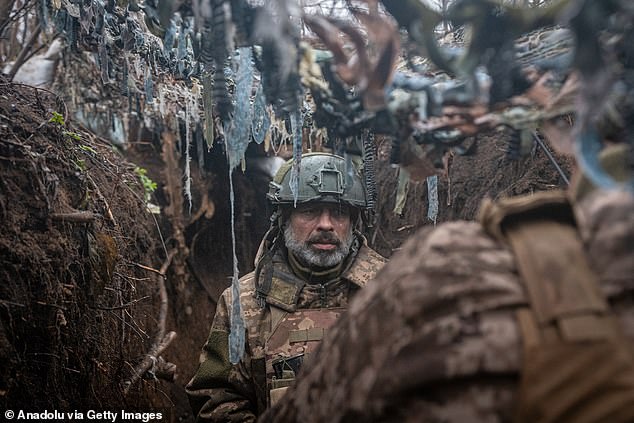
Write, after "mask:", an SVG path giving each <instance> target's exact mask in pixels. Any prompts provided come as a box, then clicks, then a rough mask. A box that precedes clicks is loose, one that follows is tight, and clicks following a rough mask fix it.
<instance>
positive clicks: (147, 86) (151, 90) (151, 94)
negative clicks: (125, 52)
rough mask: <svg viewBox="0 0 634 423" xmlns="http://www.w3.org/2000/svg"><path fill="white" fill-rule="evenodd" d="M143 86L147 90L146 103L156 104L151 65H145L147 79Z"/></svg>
mask: <svg viewBox="0 0 634 423" xmlns="http://www.w3.org/2000/svg"><path fill="white" fill-rule="evenodd" d="M143 86H144V88H145V101H146V102H148V103H153V102H154V81H152V73H151V72H150V64H149V63H147V62H146V63H145V79H144V83H143Z"/></svg>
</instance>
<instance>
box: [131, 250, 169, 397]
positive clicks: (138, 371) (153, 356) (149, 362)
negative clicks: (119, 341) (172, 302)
mask: <svg viewBox="0 0 634 423" xmlns="http://www.w3.org/2000/svg"><path fill="white" fill-rule="evenodd" d="M177 252H178V250H177V249H176V248H174V249H172V250H170V252H169V253H168V254H167V258H166V259H165V262H164V263H163V265H162V266H161V269H160V270H159V271H155V272H156V273H158V274H159V275H160V276H161V277H159V278H157V281H158V288H159V297H160V299H161V304H160V309H159V319H158V326H159V330H158V333H157V334H156V338H155V339H154V343H153V344H152V347H151V348H150V351H149V352H148V353H147V354H145V357H143V360H142V361H141V363H139V365H138V366H136V367H135V369H134V372H133V373H132V376H131V377H130V379H128V380H126V381H124V382H123V392H124V394H127V393H128V392H129V391H130V388H131V387H132V385H134V384H135V383H136V382H138V381H139V379H141V378H142V377H143V375H144V374H145V373H147V372H148V371H149V370H151V369H153V368H154V367H155V365H156V363H157V360H158V358H159V356H160V355H161V354H162V353H163V351H165V349H166V348H167V347H168V346H169V344H170V343H171V342H172V341H173V340H174V338H176V332H174V331H170V332H168V333H167V334H165V322H166V320H167V307H168V304H169V303H168V298H167V289H166V288H165V279H166V277H165V274H166V273H167V269H168V268H169V266H170V264H171V263H172V260H173V259H174V256H175V255H176V253H177ZM152 270H154V269H152ZM168 367H169V368H170V371H171V373H172V374H174V373H175V372H176V367H175V366H173V365H172V366H168Z"/></svg>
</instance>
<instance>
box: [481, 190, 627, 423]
mask: <svg viewBox="0 0 634 423" xmlns="http://www.w3.org/2000/svg"><path fill="white" fill-rule="evenodd" d="M480 219H481V222H482V224H483V226H484V227H485V229H486V230H487V232H489V233H490V234H491V235H494V236H496V237H498V238H500V239H501V240H503V241H504V242H507V243H508V244H509V245H510V246H511V248H512V250H513V252H514V254H515V257H516V262H517V266H518V270H519V273H520V275H521V279H522V280H523V283H524V286H525V289H526V292H527V294H528V299H529V302H530V308H523V309H520V310H518V312H517V319H518V323H519V326H520V331H521V334H522V342H523V364H522V370H521V386H520V391H519V394H518V408H517V413H516V419H515V421H516V422H522V423H524V422H526V423H528V422H530V423H550V422H552V423H555V422H556V423H566V422H574V423H595V422H596V423H598V422H610V423H618V422H622V423H626V422H634V354H633V351H634V348H633V345H632V343H631V341H630V340H629V339H628V338H627V337H626V336H625V335H624V333H623V330H622V328H620V327H619V325H618V323H617V322H616V320H615V318H614V316H613V314H612V313H611V311H610V309H609V306H608V304H607V302H606V300H605V298H604V297H603V295H602V293H601V291H600V290H599V286H598V278H597V276H596V275H595V274H594V272H593V271H592V270H591V269H590V266H589V264H588V261H587V259H586V257H585V255H584V251H583V247H582V244H581V240H580V239H579V236H578V233H577V230H576V228H575V223H574V215H573V213H572V208H571V206H570V204H569V202H568V201H567V198H566V196H565V195H564V194H563V193H560V192H545V193H540V194H536V195H533V196H530V197H519V198H514V199H507V200H502V201H501V202H498V203H495V204H494V203H492V202H488V203H485V204H484V205H483V207H482V210H481V214H480Z"/></svg>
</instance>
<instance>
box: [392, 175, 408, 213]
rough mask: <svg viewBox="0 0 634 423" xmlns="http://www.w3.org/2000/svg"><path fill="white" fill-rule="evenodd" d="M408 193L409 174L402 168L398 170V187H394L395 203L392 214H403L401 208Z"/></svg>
mask: <svg viewBox="0 0 634 423" xmlns="http://www.w3.org/2000/svg"><path fill="white" fill-rule="evenodd" d="M408 193H409V172H408V171H407V170H406V169H405V168H404V167H399V168H398V186H397V187H396V203H395V204H394V214H398V215H401V214H403V208H404V207H405V202H406V201H407V194H408Z"/></svg>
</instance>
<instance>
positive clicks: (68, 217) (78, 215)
mask: <svg viewBox="0 0 634 423" xmlns="http://www.w3.org/2000/svg"><path fill="white" fill-rule="evenodd" d="M50 216H51V219H52V220H57V221H61V222H74V223H90V222H94V221H95V219H97V218H98V217H100V216H99V215H98V214H95V213H92V212H87V211H78V212H74V213H51V214H50Z"/></svg>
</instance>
